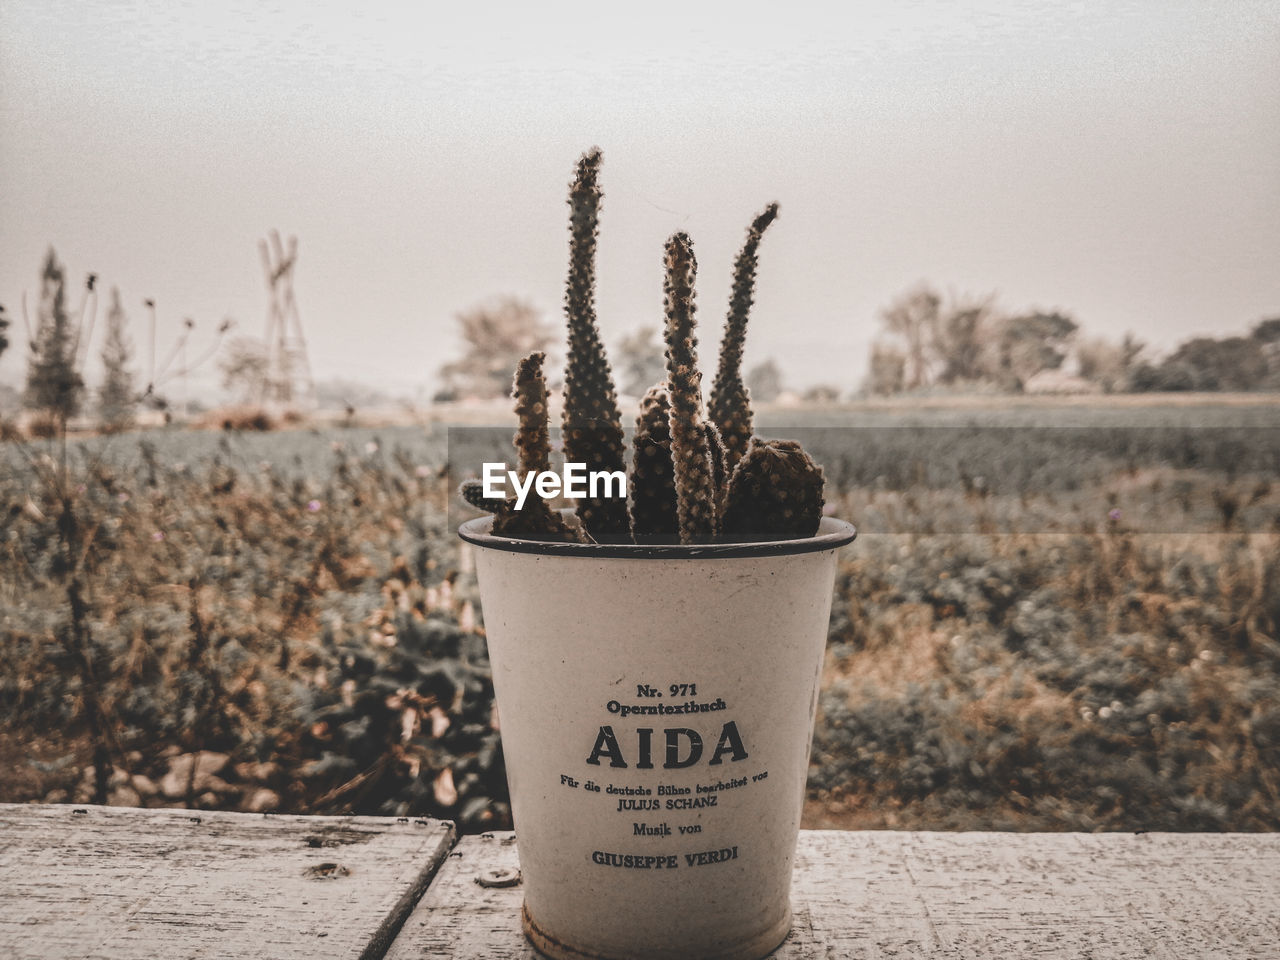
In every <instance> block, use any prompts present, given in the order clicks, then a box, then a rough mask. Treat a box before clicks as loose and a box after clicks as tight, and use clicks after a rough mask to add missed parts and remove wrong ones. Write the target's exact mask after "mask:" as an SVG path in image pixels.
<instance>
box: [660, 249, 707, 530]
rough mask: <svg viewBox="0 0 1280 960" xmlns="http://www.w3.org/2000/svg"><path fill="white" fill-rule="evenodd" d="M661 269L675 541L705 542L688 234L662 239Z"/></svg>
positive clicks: (694, 267) (703, 449)
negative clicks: (663, 260)
mask: <svg viewBox="0 0 1280 960" xmlns="http://www.w3.org/2000/svg"><path fill="white" fill-rule="evenodd" d="M666 273H667V276H666V313H667V324H666V330H665V334H666V341H667V391H668V393H669V394H670V396H671V414H670V422H671V460H672V464H673V465H674V468H675V482H676V516H677V517H678V519H679V526H680V542H681V543H709V542H710V541H711V540H712V539H714V537H715V532H716V513H715V504H716V500H717V495H716V490H715V486H714V483H713V479H712V465H711V445H710V444H709V443H708V442H707V433H706V430H705V429H704V428H703V426H702V374H701V373H700V372H699V370H698V350H697V347H698V341H697V338H696V337H695V336H694V316H693V314H694V305H693V301H694V290H693V284H694V280H695V279H696V277H697V273H698V261H697V258H696V257H694V255H693V241H692V240H690V239H689V235H688V234H686V233H683V232H682V233H676V234H673V235H672V236H671V238H670V239H669V240H668V241H667V246H666Z"/></svg>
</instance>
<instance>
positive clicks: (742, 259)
mask: <svg viewBox="0 0 1280 960" xmlns="http://www.w3.org/2000/svg"><path fill="white" fill-rule="evenodd" d="M777 216H778V205H777V204H776V203H771V204H769V206H767V207H765V208H764V210H763V212H761V213H760V215H759V216H757V217H756V218H755V220H754V221H752V223H751V226H750V228H749V229H748V230H747V239H746V242H745V243H743V245H742V249H741V250H740V251H739V252H738V258H737V259H736V260H735V261H734V264H733V293H732V295H731V296H730V299H729V313H728V316H727V317H726V319H725V325H724V338H723V339H722V340H721V341H720V364H719V366H718V367H717V368H716V378H715V382H714V383H713V384H712V385H711V398H710V403H709V404H708V412H709V413H710V415H711V421H712V422H713V423H714V424H715V425H716V426H717V427H718V428H719V429H720V436H721V438H722V439H723V440H724V446H725V451H726V453H727V454H728V458H729V459H728V469H729V470H730V471H732V470H733V468H734V467H735V466H737V464H738V461H739V460H741V459H742V457H743V455H744V454H745V453H746V452H747V445H748V444H749V443H750V442H751V435H752V432H753V430H754V426H753V424H752V413H751V395H750V393H749V392H748V391H747V386H746V384H745V383H744V382H743V380H742V348H743V343H744V342H745V340H746V335H747V318H748V316H749V315H750V313H751V305H752V303H753V302H754V299H755V286H756V267H757V265H758V263H759V257H758V250H759V247H760V238H761V237H763V236H764V231H765V229H766V228H768V226H769V224H771V223H773V221H774V219H775V218H776V217H777Z"/></svg>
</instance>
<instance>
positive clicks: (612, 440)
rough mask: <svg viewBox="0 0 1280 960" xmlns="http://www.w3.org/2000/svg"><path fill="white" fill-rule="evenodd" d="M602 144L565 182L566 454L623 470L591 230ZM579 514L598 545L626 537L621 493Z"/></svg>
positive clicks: (583, 503)
mask: <svg viewBox="0 0 1280 960" xmlns="http://www.w3.org/2000/svg"><path fill="white" fill-rule="evenodd" d="M599 175H600V150H599V148H593V149H591V150H589V151H587V152H586V153H584V154H583V155H582V158H581V159H580V160H579V161H578V170H577V175H576V176H575V177H574V180H573V183H572V184H571V185H570V188H569V208H570V210H571V214H570V218H569V229H570V243H569V278H568V282H567V283H566V285H565V296H564V306H565V316H566V317H567V319H568V322H569V359H568V369H567V370H566V371H565V381H564V412H563V419H562V424H563V427H564V451H565V459H566V460H568V461H570V462H574V463H586V464H592V465H594V466H595V468H596V469H600V470H609V471H613V470H625V469H626V467H625V465H624V462H623V459H624V455H625V449H626V444H625V440H624V438H623V433H622V413H621V412H620V411H619V409H618V396H617V391H616V390H615V389H614V385H613V373H612V371H611V370H610V369H609V361H608V359H607V358H606V357H605V353H604V345H603V344H602V343H601V342H600V331H599V328H598V327H597V326H596V308H595V284H596V267H595V256H596V233H597V229H598V224H599V216H600V199H601V196H602V194H601V192H600V185H599ZM578 519H579V520H581V522H582V525H583V527H584V528H585V529H586V531H587V533H588V534H590V535H591V536H592V537H593V538H594V539H596V540H597V541H600V542H602V543H616V542H620V541H627V540H629V539H630V532H629V523H628V520H627V504H626V501H625V500H623V499H621V498H616V499H610V498H597V499H591V498H583V499H581V500H579V502H578Z"/></svg>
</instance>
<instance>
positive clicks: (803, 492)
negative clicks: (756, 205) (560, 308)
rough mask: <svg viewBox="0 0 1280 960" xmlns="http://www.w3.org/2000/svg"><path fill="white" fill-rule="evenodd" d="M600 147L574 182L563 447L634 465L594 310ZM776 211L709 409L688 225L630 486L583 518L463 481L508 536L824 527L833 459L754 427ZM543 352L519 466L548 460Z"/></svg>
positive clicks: (705, 535)
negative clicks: (823, 459) (757, 332)
mask: <svg viewBox="0 0 1280 960" xmlns="http://www.w3.org/2000/svg"><path fill="white" fill-rule="evenodd" d="M599 171H600V151H599V150H598V149H593V150H590V151H588V152H587V153H585V154H583V156H582V158H581V159H580V160H579V162H578V169H577V175H576V177H575V178H574V181H573V183H572V185H571V187H570V193H569V206H570V208H571V210H572V216H571V219H570V230H571V242H570V262H569V279H568V283H567V285H566V290H565V314H566V317H567V318H568V325H569V355H568V365H567V370H566V373H565V389H564V400H565V405H564V414H563V420H562V423H563V426H564V441H565V459H566V460H567V461H569V462H574V463H577V462H581V463H583V464H585V465H586V467H587V470H588V471H609V472H613V471H619V470H623V469H624V465H623V455H624V444H623V434H622V425H621V424H622V417H621V413H620V412H619V409H618V400H617V391H616V390H615V388H614V385H613V375H612V372H611V371H610V369H609V362H608V360H607V359H606V357H605V354H604V348H603V346H602V344H601V342H600V332H599V330H598V328H597V326H596V316H595V305H594V297H595V248H596V230H597V221H598V216H599V207H600V197H601V193H600V188H599V184H598V178H599ZM777 214H778V205H777V204H776V203H775V204H770V205H769V206H768V207H766V208H765V210H764V211H763V212H762V213H761V214H760V215H759V216H757V217H756V219H755V220H754V221H753V223H752V224H751V227H750V229H749V230H748V231H747V239H746V242H745V243H744V244H743V246H742V249H741V251H740V252H739V254H738V257H737V260H736V261H735V262H734V273H733V294H732V297H731V301H730V306H729V312H728V319H727V321H726V324H725V334H724V340H723V342H722V343H721V346H720V365H719V369H718V371H717V374H716V381H715V385H714V388H713V390H712V392H711V401H710V405H709V413H710V416H709V417H707V416H704V415H703V409H702V374H701V373H700V372H699V370H698V355H697V338H696V335H695V326H694V299H695V295H694V281H695V279H696V275H697V259H696V258H695V257H694V253H693V242H692V241H691V240H690V239H689V237H688V235H687V234H685V233H676V234H673V235H672V236H671V238H670V239H669V240H668V241H667V243H666V247H665V249H664V266H665V273H666V279H665V287H664V290H665V304H664V306H665V311H666V327H665V331H664V337H665V340H666V347H667V354H666V359H667V379H666V381H665V382H664V383H660V384H657V385H656V386H654V387H652V388H650V390H649V392H648V393H647V394H645V397H644V399H643V400H642V401H641V404H640V412H639V416H638V417H637V418H636V431H635V437H634V440H633V444H632V451H633V454H632V469H631V473H630V476H629V479H628V498H627V499H626V500H624V499H622V498H600V499H596V500H591V499H585V498H583V499H579V502H578V519H579V520H580V522H581V529H579V528H577V527H574V526H571V525H569V524H567V523H566V522H565V521H564V519H563V518H562V517H561V516H560V514H558V513H556V512H554V511H552V510H551V509H550V508H549V507H548V506H547V505H546V503H545V502H544V501H543V500H542V499H541V498H539V497H537V496H536V494H534V493H530V499H529V500H527V501H526V504H525V507H524V509H523V510H516V509H515V501H514V500H507V501H495V500H492V499H487V498H485V497H484V496H483V488H482V487H481V485H480V484H479V483H478V482H474V481H473V482H469V483H464V484H463V485H462V487H461V488H460V490H459V493H460V494H461V495H462V497H463V498H464V499H465V500H467V502H469V503H471V504H472V505H473V506H475V507H477V508H479V509H482V510H489V511H491V512H493V513H494V514H495V519H494V524H493V532H494V533H495V534H497V535H499V536H510V537H522V538H526V539H539V540H564V541H579V542H585V541H588V540H591V539H594V540H595V541H597V542H606V543H626V542H631V540H632V539H633V538H634V541H635V542H636V543H675V542H678V543H685V544H699V543H711V542H714V541H715V540H716V539H725V540H733V541H745V540H757V539H764V540H770V539H779V538H782V539H792V538H799V537H808V536H812V535H813V534H814V533H815V532H816V531H817V528H818V524H819V522H820V521H821V518H822V486H823V478H822V468H821V467H819V466H818V465H817V464H815V463H814V462H813V460H812V459H810V457H809V455H808V454H807V453H805V452H804V450H803V449H802V448H801V447H800V444H798V443H796V442H795V441H792V440H761V439H759V438H757V437H752V423H751V405H750V400H749V396H748V394H747V390H746V387H745V386H744V385H743V382H742V374H741V367H742V347H743V341H744V338H745V335H746V324H747V316H748V314H749V312H750V309H751V301H752V295H753V289H754V285H755V272H756V263H757V255H756V254H757V249H758V247H759V244H760V238H761V237H762V236H763V234H764V231H765V229H766V228H767V227H768V226H769V224H770V223H772V222H773V220H774V218H775V217H776V216H777ZM543 359H544V358H543V355H542V354H541V353H534V354H531V355H530V356H528V357H526V358H524V359H523V360H522V361H521V362H520V366H519V369H518V370H517V372H516V378H515V396H516V401H517V402H516V412H517V414H518V416H519V418H520V428H519V431H518V432H517V434H516V438H515V443H516V447H517V449H518V450H519V453H520V471H521V472H522V473H525V474H527V473H528V472H529V471H537V472H541V471H547V470H549V469H550V459H551V457H550V443H549V436H548V431H547V391H546V382H545V380H544V379H543V375H542V363H543Z"/></svg>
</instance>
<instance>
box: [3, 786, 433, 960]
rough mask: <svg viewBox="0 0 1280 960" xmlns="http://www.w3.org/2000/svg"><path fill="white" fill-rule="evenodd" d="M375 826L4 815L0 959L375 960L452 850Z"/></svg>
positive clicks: (179, 816)
mask: <svg viewBox="0 0 1280 960" xmlns="http://www.w3.org/2000/svg"><path fill="white" fill-rule="evenodd" d="M453 839H454V832H453V825H452V824H449V823H444V822H441V821H437V820H409V819H398V820H397V819H393V818H380V817H289V816H270V815H267V816H261V815H254V814H238V813H208V812H201V811H185V810H131V809H123V808H114V807H113V808H105V807H71V806H22V805H9V804H3V805H0V957H3V958H14V960H36V958H41V960H45V958H58V960H61V958H76V960H134V958H143V957H146V958H152V957H165V958H186V957H191V958H194V957H226V958H273V960H291V958H295V957H297V958H304V957H305V958H308V960H311V958H315V957H322V956H323V957H335V958H337V957H350V958H353V960H355V958H360V960H375V958H380V957H382V956H383V954H384V953H385V952H386V948H387V946H388V945H389V943H390V941H391V940H392V938H393V937H394V936H395V933H396V931H397V930H398V928H399V925H400V924H401V923H402V922H403V920H404V918H405V916H406V915H407V914H408V912H409V911H410V910H411V909H412V907H413V905H414V904H415V903H416V902H417V900H418V898H419V896H420V895H421V893H422V891H423V890H424V889H425V888H426V886H427V884H428V883H429V882H430V879H431V877H432V876H433V875H434V873H435V870H436V868H437V867H438V865H439V863H440V861H441V860H442V859H443V857H444V856H445V855H446V854H447V853H448V851H449V848H450V846H451V845H452V843H453Z"/></svg>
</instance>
